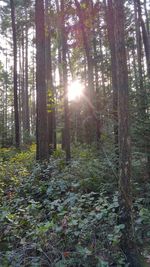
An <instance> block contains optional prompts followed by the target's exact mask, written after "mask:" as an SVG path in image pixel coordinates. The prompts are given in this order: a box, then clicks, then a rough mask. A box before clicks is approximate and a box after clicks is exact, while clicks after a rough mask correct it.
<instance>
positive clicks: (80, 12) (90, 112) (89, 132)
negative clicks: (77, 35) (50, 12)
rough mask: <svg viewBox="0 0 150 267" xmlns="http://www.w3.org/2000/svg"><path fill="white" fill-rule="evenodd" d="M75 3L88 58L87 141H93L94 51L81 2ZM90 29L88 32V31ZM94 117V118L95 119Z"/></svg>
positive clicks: (76, 0) (76, 1)
mask: <svg viewBox="0 0 150 267" xmlns="http://www.w3.org/2000/svg"><path fill="white" fill-rule="evenodd" d="M75 5H76V8H77V15H78V17H79V22H80V28H81V32H82V39H83V46H84V50H85V55H86V60H87V79H88V87H87V96H86V101H87V114H88V116H87V118H88V120H87V127H86V139H87V143H91V142H92V141H93V140H94V139H93V134H94V132H93V130H94V124H93V121H95V119H96V117H95V108H94V105H93V100H94V73H93V59H92V51H91V45H92V43H91V30H89V29H86V26H85V23H84V18H83V13H84V11H83V10H82V7H81V4H80V3H79V1H78V0H75ZM86 31H88V34H87V32H86ZM93 119H94V120H93Z"/></svg>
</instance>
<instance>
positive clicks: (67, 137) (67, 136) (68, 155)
mask: <svg viewBox="0 0 150 267" xmlns="http://www.w3.org/2000/svg"><path fill="white" fill-rule="evenodd" d="M61 19H62V21H61V32H62V35H61V40H62V68H63V85H64V118H65V128H64V135H65V151H66V161H67V162H68V161H70V159H71V152H70V118H69V105H68V89H67V86H68V78H67V40H66V29H65V6H64V0H61Z"/></svg>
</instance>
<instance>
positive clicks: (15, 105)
mask: <svg viewBox="0 0 150 267" xmlns="http://www.w3.org/2000/svg"><path fill="white" fill-rule="evenodd" d="M10 7H11V20H12V31H13V56H14V70H13V75H14V113H15V145H16V148H19V147H20V131H19V113H18V92H17V37H16V23H15V7H14V0H10Z"/></svg>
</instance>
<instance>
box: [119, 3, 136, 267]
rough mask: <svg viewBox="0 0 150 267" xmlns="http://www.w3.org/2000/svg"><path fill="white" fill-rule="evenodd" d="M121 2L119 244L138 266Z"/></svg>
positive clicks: (130, 260) (121, 8)
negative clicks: (120, 234)
mask: <svg viewBox="0 0 150 267" xmlns="http://www.w3.org/2000/svg"><path fill="white" fill-rule="evenodd" d="M123 3H124V1H120V0H115V3H114V5H115V40H116V42H115V44H116V54H117V82H118V116H119V163H120V166H119V170H120V173H119V189H120V199H119V200H120V220H119V223H121V224H124V229H123V230H122V237H121V240H120V246H121V249H122V251H123V252H124V254H125V256H126V259H127V261H128V262H129V263H130V265H131V266H132V267H138V266H140V263H139V259H138V257H137V248H136V245H135V240H134V233H133V225H132V198H131V184H130V179H131V170H130V165H131V159H130V135H129V92H128V71H127V59H126V51H125V32H124V4H123Z"/></svg>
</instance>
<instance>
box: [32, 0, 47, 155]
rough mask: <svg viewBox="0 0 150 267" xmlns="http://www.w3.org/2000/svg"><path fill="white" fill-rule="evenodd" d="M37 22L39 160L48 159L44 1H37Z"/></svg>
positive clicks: (37, 131)
mask: <svg viewBox="0 0 150 267" xmlns="http://www.w3.org/2000/svg"><path fill="white" fill-rule="evenodd" d="M35 23H36V92H37V124H36V137H37V152H36V158H37V159H38V160H45V159H48V125H47V101H46V99H47V93H46V82H45V70H46V68H45V22H44V1H43V0H36V2H35Z"/></svg>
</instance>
